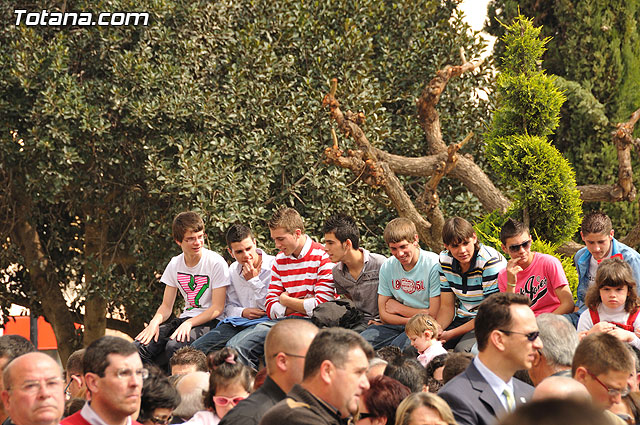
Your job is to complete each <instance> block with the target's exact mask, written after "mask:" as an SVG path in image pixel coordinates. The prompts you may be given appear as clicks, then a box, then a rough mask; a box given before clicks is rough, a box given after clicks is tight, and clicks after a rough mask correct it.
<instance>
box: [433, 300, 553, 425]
mask: <svg viewBox="0 0 640 425" xmlns="http://www.w3.org/2000/svg"><path fill="white" fill-rule="evenodd" d="M475 333H476V340H477V342H478V350H479V353H478V355H477V356H476V358H475V359H473V361H472V362H471V364H470V365H469V366H468V367H467V369H466V370H465V371H464V372H462V373H461V374H460V375H458V376H456V377H455V378H453V379H452V380H451V381H449V382H448V383H447V384H445V385H444V386H443V387H442V389H440V391H439V392H438V395H439V396H441V397H442V398H443V399H444V400H445V401H446V402H447V403H448V404H449V406H450V407H451V410H452V411H453V415H454V416H455V419H456V421H457V423H458V424H459V425H488V424H494V423H495V422H496V418H499V417H500V416H502V415H504V414H505V412H510V411H513V410H515V408H516V406H517V405H519V404H522V403H524V402H526V401H527V400H529V399H530V398H531V396H532V395H533V387H532V386H530V385H528V384H526V383H524V382H522V381H520V380H519V379H517V378H514V377H513V375H514V374H515V373H516V371H518V370H522V369H529V368H530V367H531V365H532V363H533V361H534V359H535V356H536V352H537V350H540V349H541V348H542V341H541V340H540V338H539V335H540V332H539V331H538V325H537V323H536V318H535V315H534V314H533V311H531V308H529V299H528V298H527V297H525V296H524V295H520V294H512V293H497V294H494V295H491V296H490V297H489V298H487V299H486V300H484V301H483V302H482V303H481V304H480V307H479V308H478V314H477V315H476V321H475Z"/></svg>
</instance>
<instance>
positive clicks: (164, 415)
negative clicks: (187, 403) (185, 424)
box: [138, 366, 180, 425]
mask: <svg viewBox="0 0 640 425" xmlns="http://www.w3.org/2000/svg"><path fill="white" fill-rule="evenodd" d="M147 369H148V370H149V377H148V378H147V379H145V380H144V382H143V384H142V398H141V402H140V414H139V415H138V422H140V423H142V424H144V425H167V424H169V423H171V419H172V418H173V417H172V416H171V414H172V413H173V409H175V408H176V407H178V404H180V394H178V390H176V388H175V387H174V386H173V385H172V384H171V382H170V381H169V378H167V377H166V376H165V374H164V373H163V372H162V371H161V370H160V369H159V368H157V367H155V366H147Z"/></svg>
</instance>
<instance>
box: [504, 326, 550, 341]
mask: <svg viewBox="0 0 640 425" xmlns="http://www.w3.org/2000/svg"><path fill="white" fill-rule="evenodd" d="M498 330H499V331H500V332H504V333H506V334H518V335H524V336H526V337H527V339H528V340H529V341H531V342H533V341H535V340H536V339H538V337H539V336H540V331H533V332H529V333H527V334H526V333H524V332H516V331H505V330H503V329H498Z"/></svg>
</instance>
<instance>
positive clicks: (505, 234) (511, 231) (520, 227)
mask: <svg viewBox="0 0 640 425" xmlns="http://www.w3.org/2000/svg"><path fill="white" fill-rule="evenodd" d="M524 232H527V233H529V227H527V226H525V225H524V223H522V222H520V221H518V220H514V219H512V218H510V219H508V220H507V222H506V223H504V224H503V225H502V229H501V230H500V242H502V244H503V245H506V244H507V239H509V238H513V237H514V236H518V235H521V234H522V233H524Z"/></svg>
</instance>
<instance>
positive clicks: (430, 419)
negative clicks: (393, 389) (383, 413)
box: [396, 392, 457, 425]
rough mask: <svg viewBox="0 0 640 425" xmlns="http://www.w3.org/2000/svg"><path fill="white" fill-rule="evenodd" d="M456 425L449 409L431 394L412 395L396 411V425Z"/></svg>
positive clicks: (437, 397) (441, 400)
mask: <svg viewBox="0 0 640 425" xmlns="http://www.w3.org/2000/svg"><path fill="white" fill-rule="evenodd" d="M425 421H426V422H427V423H429V424H433V425H457V422H456V420H455V419H454V418H453V413H452V412H451V408H450V407H449V405H448V404H447V402H446V401H444V400H443V399H442V398H441V397H439V396H437V395H436V394H433V393H424V392H422V393H413V394H411V395H410V396H409V397H407V398H405V399H404V400H402V403H400V405H399V406H398V409H397V410H396V425H418V424H422V423H425Z"/></svg>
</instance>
